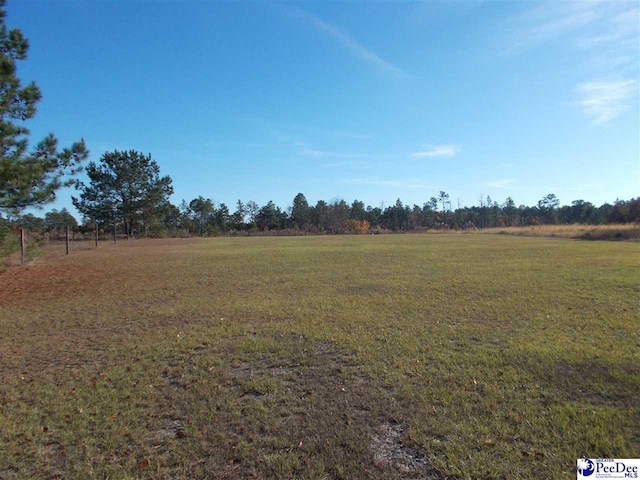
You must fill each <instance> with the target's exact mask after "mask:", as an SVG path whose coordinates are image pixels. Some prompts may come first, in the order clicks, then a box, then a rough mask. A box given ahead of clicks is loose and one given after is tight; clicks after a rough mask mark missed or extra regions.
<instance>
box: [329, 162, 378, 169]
mask: <svg viewBox="0 0 640 480" xmlns="http://www.w3.org/2000/svg"><path fill="white" fill-rule="evenodd" d="M322 166H323V167H324V168H353V169H359V170H364V169H367V168H369V166H370V165H369V162H366V161H364V160H353V161H349V162H329V163H325V164H324V165H322Z"/></svg>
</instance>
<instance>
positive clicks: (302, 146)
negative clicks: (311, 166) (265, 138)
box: [274, 132, 363, 159]
mask: <svg viewBox="0 0 640 480" xmlns="http://www.w3.org/2000/svg"><path fill="white" fill-rule="evenodd" d="M274 135H275V136H276V138H278V140H280V141H281V142H284V143H287V144H289V145H291V146H294V147H296V148H297V150H298V152H297V154H298V155H300V156H303V157H312V158H345V159H348V158H361V157H363V155H362V154H359V153H342V152H332V151H327V150H318V149H317V148H314V147H312V146H310V145H309V144H308V143H306V142H304V141H302V140H300V139H299V138H296V137H293V136H291V135H289V134H286V133H282V132H274Z"/></svg>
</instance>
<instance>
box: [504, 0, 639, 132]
mask: <svg viewBox="0 0 640 480" xmlns="http://www.w3.org/2000/svg"><path fill="white" fill-rule="evenodd" d="M531 5H532V6H531V7H530V8H527V9H526V10H525V12H524V13H523V14H522V15H520V16H518V17H514V18H512V21H511V22H510V25H509V27H510V29H511V35H510V37H511V38H510V39H509V46H508V47H507V49H506V52H507V53H509V54H522V53H525V52H526V51H528V50H532V49H536V48H549V47H552V48H553V49H557V48H558V47H562V48H564V49H565V50H572V49H573V50H574V52H573V56H574V57H575V58H579V59H580V60H579V61H580V62H582V65H581V67H582V69H584V70H586V69H588V70H589V71H591V72H594V73H591V76H592V78H594V77H595V78H598V80H597V81H593V80H590V79H585V81H584V82H583V83H580V84H578V85H577V86H576V87H575V89H576V91H577V92H578V93H579V94H580V95H581V98H582V99H581V100H580V101H579V102H578V105H579V106H581V107H582V109H583V111H584V112H585V113H586V114H587V115H589V116H590V117H591V118H592V123H593V124H594V125H605V124H607V123H609V122H610V121H611V120H613V119H614V118H616V117H618V116H619V115H621V114H622V113H624V112H625V111H626V110H628V109H629V108H630V104H631V100H632V99H633V98H634V97H636V96H637V94H638V92H637V90H638V81H637V72H638V68H640V56H639V55H638V43H639V42H640V5H639V4H638V1H637V0H631V1H625V0H617V1H606V0H605V1H602V0H596V1H583V2H536V3H532V4H531ZM576 50H577V51H576ZM578 53H579V55H578ZM597 72H600V73H599V74H598V73H597Z"/></svg>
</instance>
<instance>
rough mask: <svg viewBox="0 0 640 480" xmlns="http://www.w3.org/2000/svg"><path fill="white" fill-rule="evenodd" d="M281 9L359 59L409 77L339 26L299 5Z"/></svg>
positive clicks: (392, 72)
mask: <svg viewBox="0 0 640 480" xmlns="http://www.w3.org/2000/svg"><path fill="white" fill-rule="evenodd" d="M282 9H283V10H284V11H286V12H287V13H288V14H289V15H292V16H295V17H298V18H302V19H304V20H306V21H307V22H309V23H310V24H311V25H313V27H314V28H315V29H316V30H318V31H320V32H322V33H324V34H326V35H327V36H329V37H331V38H332V39H333V40H335V41H337V42H338V43H339V44H340V45H342V46H343V47H344V48H345V49H347V50H349V51H350V52H351V53H352V54H353V55H355V56H356V57H358V58H360V59H361V60H364V61H365V62H368V63H370V64H372V65H374V66H375V67H376V68H378V69H379V70H381V71H383V72H386V73H389V74H392V75H394V76H396V77H400V78H411V75H409V74H408V73H407V72H406V71H404V70H403V69H401V68H399V67H397V66H396V65H394V64H393V63H391V62H389V61H387V60H384V59H383V58H381V57H379V56H378V55H377V54H376V53H374V52H372V51H371V50H369V49H368V48H367V47H365V46H364V45H362V44H360V43H359V42H357V41H356V40H355V39H353V38H352V37H351V35H350V34H349V33H348V32H346V31H345V30H343V29H341V28H339V27H338V26H336V25H333V24H331V23H329V22H327V21H325V20H323V19H321V18H320V17H317V16H316V15H313V14H311V13H309V12H307V11H306V10H303V9H301V8H299V7H292V6H287V7H284V6H282Z"/></svg>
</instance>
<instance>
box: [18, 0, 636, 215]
mask: <svg viewBox="0 0 640 480" xmlns="http://www.w3.org/2000/svg"><path fill="white" fill-rule="evenodd" d="M7 11H8V18H7V24H8V25H9V26H10V27H17V28H20V29H21V30H22V31H23V32H24V33H25V34H26V36H27V37H28V38H29V40H30V44H31V48H30V52H29V58H28V60H27V61H25V62H20V65H19V75H20V76H21V78H22V79H23V81H30V80H35V81H36V83H37V84H38V85H39V86H40V88H41V90H42V93H43V99H42V101H41V102H40V104H39V109H38V114H37V115H36V117H35V118H34V119H33V120H31V121H29V122H28V126H29V127H30V128H31V131H32V137H31V138H32V143H33V144H35V142H36V141H37V140H40V139H41V138H42V137H43V136H44V135H45V134H47V133H48V132H50V131H51V132H54V133H55V134H56V135H57V136H58V138H59V139H60V141H61V144H62V145H69V144H70V143H72V142H73V141H75V140H78V139H80V138H81V137H84V139H85V140H86V142H87V146H88V147H89V149H90V150H91V156H90V159H92V160H94V161H98V160H99V158H100V156H101V155H102V154H103V153H104V152H105V151H108V150H113V149H119V150H125V149H126V150H128V149H135V150H138V151H141V152H143V153H151V155H152V157H153V158H154V159H155V160H156V161H157V162H158V164H159V165H160V168H161V172H162V173H163V174H168V175H170V176H171V177H172V179H173V182H174V188H175V194H174V196H173V197H172V201H173V203H175V204H179V203H180V201H181V200H182V199H185V200H187V201H189V200H191V199H193V198H195V197H197V196H198V195H203V196H204V197H209V198H212V199H213V200H215V201H216V202H224V203H226V204H227V205H228V206H229V207H230V208H231V210H233V207H234V205H235V203H236V201H237V200H238V199H241V200H243V201H244V202H246V201H248V200H254V201H256V202H257V203H258V204H259V205H264V204H265V203H266V202H267V201H269V200H273V201H275V203H276V204H278V205H279V206H281V207H282V208H286V207H287V206H288V205H290V204H291V202H292V200H293V198H294V196H295V195H296V194H297V193H298V192H302V193H304V194H305V196H306V197H307V200H308V201H309V202H310V203H312V204H314V203H315V202H316V201H317V200H320V199H322V200H327V201H329V200H332V199H336V198H343V199H345V200H346V201H348V202H352V201H353V200H354V199H359V200H362V201H364V202H365V204H369V205H372V206H379V205H380V204H381V202H384V204H385V205H389V204H391V203H393V202H395V200H396V198H398V197H399V198H400V199H401V200H402V201H403V202H405V203H409V204H413V203H417V204H420V205H422V204H423V203H424V202H425V201H427V200H428V199H429V198H430V197H432V196H436V195H437V194H438V192H439V191H440V190H444V191H446V192H448V193H449V194H450V198H451V199H452V204H453V206H454V207H456V206H457V202H458V201H459V202H460V204H461V205H468V206H471V205H477V204H478V199H479V197H480V196H483V197H486V196H487V195H490V196H491V198H492V199H494V200H497V201H498V202H500V203H502V202H503V201H504V200H505V198H506V197H508V196H510V197H512V198H513V199H514V200H515V202H516V204H518V205H520V204H526V205H533V204H535V203H536V202H537V201H538V200H540V199H541V198H542V197H543V196H545V195H546V194H548V193H555V194H556V195H557V196H558V198H559V199H560V201H561V204H570V202H571V201H572V200H576V199H584V200H587V201H591V202H593V203H595V204H596V205H600V204H602V203H604V202H610V203H612V202H613V201H615V200H616V198H620V199H630V198H632V197H635V196H638V195H640V133H639V132H640V125H639V123H640V122H639V96H638V90H639V82H640V78H639V76H640V75H639V69H640V61H639V56H640V54H639V32H638V29H639V24H640V13H639V4H638V2H637V1H631V2H624V1H615V2H588V1H582V2H575V3H574V2H556V1H554V2H525V1H522V2H518V1H510V2H498V1H486V2H482V1H474V2H463V1H428V2H381V1H375V2H374V1H362V2H299V3H276V2H267V1H265V2H248V1H245V2H214V1H193V2H190V1H182V2H170V1H138V2H136V1H109V2H108V1H102V2H89V1H74V0H69V1H64V2H51V1H44V0H42V1H30V0H9V2H8V5H7ZM73 193H74V192H73V191H69V190H63V191H61V192H60V193H59V199H58V201H57V202H56V203H55V204H53V205H51V206H49V207H48V208H52V207H53V208H62V207H67V208H69V209H72V207H71V200H70V197H71V195H72V194H73ZM72 211H73V210H72ZM74 212H75V211H74ZM36 213H37V212H36Z"/></svg>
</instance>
